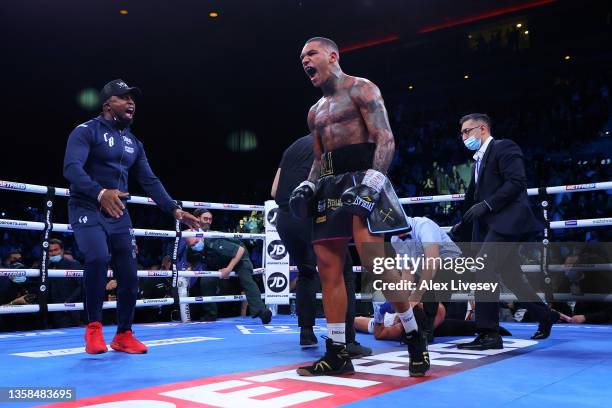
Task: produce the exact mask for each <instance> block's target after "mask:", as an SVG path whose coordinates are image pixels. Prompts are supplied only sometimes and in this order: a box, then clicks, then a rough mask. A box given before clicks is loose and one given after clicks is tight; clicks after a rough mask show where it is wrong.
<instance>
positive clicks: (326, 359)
mask: <svg viewBox="0 0 612 408" xmlns="http://www.w3.org/2000/svg"><path fill="white" fill-rule="evenodd" d="M323 338H324V339H325V348H326V351H325V355H323V357H321V358H320V359H318V360H317V361H315V362H314V363H312V365H310V366H304V367H300V368H298V369H297V373H298V374H299V375H301V376H304V377H313V376H320V375H340V374H353V373H354V372H355V368H354V367H353V363H352V362H351V357H350V356H349V353H348V352H347V351H346V344H344V343H336V342H334V341H333V340H332V339H330V338H328V337H326V336H323Z"/></svg>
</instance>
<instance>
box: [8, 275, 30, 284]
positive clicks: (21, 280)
mask: <svg viewBox="0 0 612 408" xmlns="http://www.w3.org/2000/svg"><path fill="white" fill-rule="evenodd" d="M10 279H11V280H12V281H13V282H15V283H16V284H18V285H21V284H22V283H25V281H26V277H25V276H11V277H10Z"/></svg>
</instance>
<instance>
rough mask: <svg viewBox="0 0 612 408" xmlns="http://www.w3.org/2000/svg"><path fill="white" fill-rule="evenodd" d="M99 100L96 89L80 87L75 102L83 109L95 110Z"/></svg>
mask: <svg viewBox="0 0 612 408" xmlns="http://www.w3.org/2000/svg"><path fill="white" fill-rule="evenodd" d="M99 102H100V101H99V96H98V91H97V90H95V89H93V88H85V89H82V90H81V91H80V92H79V93H78V95H77V103H78V104H79V106H80V107H81V108H83V109H85V110H89V111H92V110H96V109H97V108H98V105H99Z"/></svg>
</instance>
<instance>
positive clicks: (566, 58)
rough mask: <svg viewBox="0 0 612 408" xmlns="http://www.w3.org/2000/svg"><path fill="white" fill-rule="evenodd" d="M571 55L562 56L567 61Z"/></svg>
mask: <svg viewBox="0 0 612 408" xmlns="http://www.w3.org/2000/svg"><path fill="white" fill-rule="evenodd" d="M571 58H572V57H570V56H569V55H566V56H565V57H563V59H564V60H566V61H569V60H570V59H571Z"/></svg>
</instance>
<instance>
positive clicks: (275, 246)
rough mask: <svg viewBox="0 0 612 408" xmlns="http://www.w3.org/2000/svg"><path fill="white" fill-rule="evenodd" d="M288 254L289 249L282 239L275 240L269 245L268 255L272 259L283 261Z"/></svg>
mask: <svg viewBox="0 0 612 408" xmlns="http://www.w3.org/2000/svg"><path fill="white" fill-rule="evenodd" d="M286 254H287V248H285V245H284V244H283V241H281V240H280V239H275V240H274V241H272V242H270V244H269V245H268V255H270V257H272V259H275V260H277V261H278V260H280V259H283V258H284V257H285V255H286Z"/></svg>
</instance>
